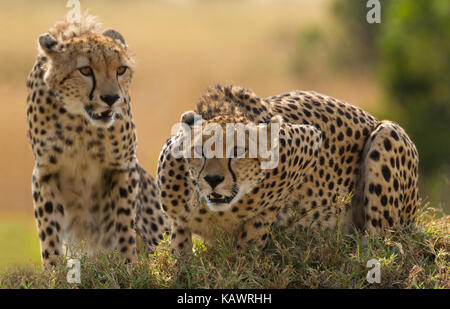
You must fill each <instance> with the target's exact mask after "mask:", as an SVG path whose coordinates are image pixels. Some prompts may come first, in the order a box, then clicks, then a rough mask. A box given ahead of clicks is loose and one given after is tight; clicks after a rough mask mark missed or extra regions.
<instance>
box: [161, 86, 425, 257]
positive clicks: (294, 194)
mask: <svg viewBox="0 0 450 309" xmlns="http://www.w3.org/2000/svg"><path fill="white" fill-rule="evenodd" d="M196 113H198V114H200V115H201V116H202V118H203V119H204V120H205V121H204V123H210V122H216V123H219V124H223V123H224V122H230V121H231V122H238V123H242V122H243V123H246V122H253V123H268V122H271V121H273V117H274V116H276V115H280V116H281V117H282V120H283V122H282V126H281V130H280V135H279V144H280V153H279V164H278V166H277V167H276V168H274V169H271V170H265V172H264V173H262V171H261V170H260V169H258V168H257V166H256V165H255V164H256V163H258V162H254V161H251V160H250V159H248V158H241V159H238V158H236V159H217V158H209V159H205V158H203V159H197V161H195V160H190V159H185V158H175V157H174V156H173V154H172V148H173V147H174V145H175V144H176V143H177V140H178V139H179V138H180V137H181V135H182V134H181V133H179V134H178V135H176V136H174V137H172V138H170V139H169V140H168V141H167V143H166V144H165V145H164V147H163V149H162V152H161V154H160V158H159V164H158V186H159V187H160V190H161V191H160V192H161V203H162V207H163V209H164V210H165V211H166V212H167V214H168V215H169V216H170V217H171V218H172V219H173V222H172V224H173V225H172V236H171V247H172V250H173V252H174V253H176V254H180V253H181V252H182V250H187V252H190V251H191V248H192V242H191V235H192V233H195V234H199V235H200V236H203V237H205V238H212V237H214V235H215V231H217V228H219V230H220V229H221V230H225V231H227V232H230V233H233V234H234V235H235V236H236V237H237V239H238V245H239V246H241V247H246V246H247V245H248V244H249V243H256V244H257V245H262V244H264V242H265V240H266V238H267V235H268V233H269V229H270V227H271V225H272V224H280V225H286V224H287V223H291V221H292V220H293V218H297V221H296V222H295V223H296V224H297V225H300V226H301V227H303V228H319V229H326V228H336V227H337V225H339V228H340V229H342V230H345V231H349V230H351V229H352V227H353V226H356V227H358V228H362V229H365V230H367V231H368V232H369V233H370V234H372V235H373V234H384V233H385V232H386V231H388V230H391V229H395V228H399V227H401V226H403V225H405V224H408V223H410V222H411V220H412V219H413V218H414V214H415V213H416V210H417V205H418V200H419V193H418V188H417V186H418V153H417V150H416V147H415V145H414V144H413V142H412V141H411V140H410V138H409V137H408V135H407V134H406V133H405V132H404V131H403V129H402V128H401V127H400V126H398V125H397V124H395V123H393V122H390V121H378V120H376V119H375V118H374V117H373V116H371V115H370V114H368V113H367V112H365V111H363V110H362V109H360V108H358V107H355V106H353V105H350V104H348V103H345V102H342V101H339V100H337V99H334V98H331V97H328V96H325V95H322V94H318V93H316V92H310V91H292V92H290V93H285V94H281V95H276V96H272V97H268V98H265V99H264V98H260V97H258V96H257V95H256V94H255V93H253V92H252V91H250V90H247V89H243V88H240V87H236V86H220V85H218V86H216V87H214V88H210V89H209V90H208V92H207V93H206V94H205V95H204V96H202V97H201V99H200V101H199V103H198V105H197V108H196ZM192 114H193V112H191V113H185V114H184V117H183V118H182V121H184V122H186V123H187V124H189V125H191V126H193V124H194V121H193V120H192V119H193V118H192V117H193V116H192ZM319 149H320V150H319ZM198 160H200V161H198ZM223 160H229V161H223ZM253 160H255V159H253ZM257 160H258V159H257ZM255 176H256V178H255ZM253 178H255V179H257V180H255V179H253ZM205 179H206V180H205ZM211 179H215V182H214V183H213V185H211ZM249 183H250V184H251V187H250V190H248V193H246V194H244V195H243V196H241V197H240V198H239V200H237V201H233V202H232V203H233V204H232V205H230V208H229V209H228V210H224V211H216V212H214V211H210V210H209V209H208V206H207V204H205V203H204V202H202V201H203V200H205V199H207V197H206V196H204V194H203V195H202V192H207V191H205V188H207V189H208V190H209V191H211V188H212V187H214V188H216V189H214V188H212V189H214V190H222V191H221V192H230V191H227V190H229V189H230V188H231V187H232V186H237V187H239V186H244V185H245V186H248V184H249ZM209 191H208V192H209ZM349 193H354V194H355V196H354V198H353V199H352V201H351V203H350V205H349V207H346V206H345V205H340V204H339V203H336V200H337V198H338V197H342V196H348V195H349ZM337 210H339V221H338V219H337V218H338V216H337V215H336V213H337Z"/></svg>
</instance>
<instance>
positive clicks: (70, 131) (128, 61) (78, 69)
mask: <svg viewBox="0 0 450 309" xmlns="http://www.w3.org/2000/svg"><path fill="white" fill-rule="evenodd" d="M82 68H84V69H82ZM133 71H134V60H133V57H132V55H131V53H130V50H129V48H128V46H127V44H126V43H125V40H124V39H123V37H122V36H121V35H120V34H119V33H118V32H117V31H114V30H108V31H105V32H103V33H102V32H100V26H99V24H98V23H97V22H96V20H95V18H93V17H91V16H83V20H82V21H81V23H79V24H73V23H69V22H67V21H62V22H59V23H57V24H56V25H55V26H54V27H53V28H51V29H50V30H49V32H48V33H46V34H44V35H42V36H41V37H40V38H39V54H38V57H37V61H36V63H35V65H34V67H33V69H32V71H31V73H30V75H29V78H28V81H27V87H28V98H27V104H28V108H27V118H28V125H29V126H28V139H29V143H30V145H31V148H32V152H33V156H34V159H35V168H34V172H33V177H32V193H33V200H34V209H35V217H36V222H37V226H38V232H39V237H40V242H41V251H42V262H43V265H44V266H48V265H52V264H55V263H56V262H57V261H58V259H59V257H60V256H61V255H62V253H63V252H62V246H63V244H66V243H67V244H71V243H78V242H79V241H86V245H87V248H88V250H89V252H96V251H98V250H110V249H118V250H120V251H121V253H122V254H123V256H124V257H125V258H126V259H127V260H134V259H135V257H136V230H137V231H138V232H139V235H140V236H141V237H142V238H143V240H144V242H145V244H146V245H147V248H148V249H149V250H151V249H152V247H153V246H154V245H156V244H157V243H158V242H159V240H160V239H162V237H163V233H164V232H165V231H166V230H167V227H168V218H167V217H166V215H165V214H164V213H163V212H162V211H161V207H160V204H159V192H158V190H157V187H156V186H155V183H154V179H153V178H152V177H151V176H149V175H148V174H147V173H146V172H145V171H144V169H143V168H142V167H140V165H139V164H138V160H137V158H136V132H135V125H134V122H133V117H132V114H131V109H130V97H129V95H128V87H129V84H130V82H131V78H132V74H133Z"/></svg>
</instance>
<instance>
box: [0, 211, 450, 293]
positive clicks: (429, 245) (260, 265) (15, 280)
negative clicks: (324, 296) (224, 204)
mask: <svg viewBox="0 0 450 309" xmlns="http://www.w3.org/2000/svg"><path fill="white" fill-rule="evenodd" d="M437 217H438V215H437V213H436V211H435V210H433V209H431V208H428V209H427V210H424V211H423V212H422V213H421V214H420V215H419V216H418V218H417V220H416V222H415V223H414V224H412V225H411V226H409V227H407V228H405V229H404V230H402V231H399V232H395V233H393V234H391V235H390V236H389V237H386V238H381V237H376V238H373V239H370V238H366V237H365V236H364V234H362V233H360V232H354V233H352V234H340V235H339V237H337V234H336V233H333V232H323V233H321V234H319V235H313V234H310V233H307V232H300V231H299V232H297V233H295V234H294V235H293V236H288V235H286V233H285V232H283V231H282V230H273V232H272V233H271V237H270V239H269V242H268V245H267V246H266V248H265V249H264V250H262V251H261V250H250V251H249V252H246V253H244V252H239V251H236V250H234V249H233V243H232V240H231V239H230V238H228V237H226V236H224V237H221V238H219V239H218V240H217V241H216V243H214V244H212V245H205V244H204V243H203V242H202V241H200V240H197V239H195V241H194V249H195V255H194V256H191V257H184V258H174V257H172V256H171V255H170V254H169V248H168V241H167V240H166V241H165V242H163V243H162V244H161V245H160V247H159V248H158V249H157V251H156V252H155V254H153V255H148V256H147V255H145V254H140V257H139V260H138V261H137V262H136V263H134V264H128V265H127V264H124V263H123V260H122V259H121V257H120V255H119V254H118V253H112V254H109V255H100V256H98V257H96V258H87V257H86V256H83V257H81V283H80V284H70V283H67V281H66V275H67V271H68V270H67V268H65V266H64V265H61V266H57V267H55V268H53V269H51V270H47V271H42V270H40V268H39V267H29V268H26V269H23V268H22V269H21V268H17V267H15V268H10V269H8V270H6V271H4V272H2V273H0V288H230V289H235V288H274V289H283V288H450V278H449V277H448V276H449V269H450V268H449V266H450V265H449V264H450V258H449V252H450V251H449V249H450V242H449V235H450V216H444V217H440V218H439V219H437ZM373 258H376V259H378V261H379V262H380V264H381V282H380V283H378V284H377V283H374V284H370V283H368V282H367V281H366V275H367V272H368V270H369V268H367V267H366V263H367V261H369V260H370V259H373Z"/></svg>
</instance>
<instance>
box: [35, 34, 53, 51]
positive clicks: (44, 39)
mask: <svg viewBox="0 0 450 309" xmlns="http://www.w3.org/2000/svg"><path fill="white" fill-rule="evenodd" d="M38 42H39V46H40V47H41V49H42V51H44V53H45V54H47V55H51V54H54V53H56V46H57V45H58V41H57V40H56V39H55V38H54V37H53V36H52V35H51V34H50V33H44V34H42V35H41V36H39V39H38Z"/></svg>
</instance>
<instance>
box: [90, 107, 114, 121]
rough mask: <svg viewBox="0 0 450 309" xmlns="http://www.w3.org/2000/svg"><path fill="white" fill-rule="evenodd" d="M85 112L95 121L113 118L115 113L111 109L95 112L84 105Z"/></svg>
mask: <svg viewBox="0 0 450 309" xmlns="http://www.w3.org/2000/svg"><path fill="white" fill-rule="evenodd" d="M86 112H87V113H88V115H89V117H91V118H92V119H93V120H96V121H102V122H108V121H111V120H114V117H115V113H114V112H113V111H112V110H111V109H109V110H107V111H104V112H101V113H95V112H94V111H93V110H92V109H91V108H89V107H86Z"/></svg>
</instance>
